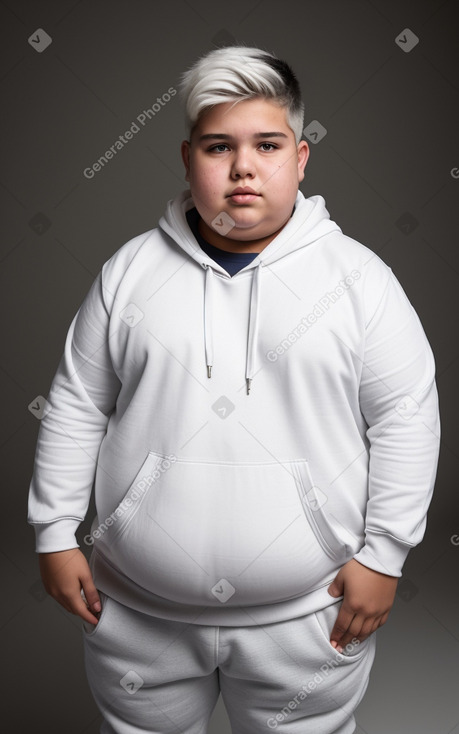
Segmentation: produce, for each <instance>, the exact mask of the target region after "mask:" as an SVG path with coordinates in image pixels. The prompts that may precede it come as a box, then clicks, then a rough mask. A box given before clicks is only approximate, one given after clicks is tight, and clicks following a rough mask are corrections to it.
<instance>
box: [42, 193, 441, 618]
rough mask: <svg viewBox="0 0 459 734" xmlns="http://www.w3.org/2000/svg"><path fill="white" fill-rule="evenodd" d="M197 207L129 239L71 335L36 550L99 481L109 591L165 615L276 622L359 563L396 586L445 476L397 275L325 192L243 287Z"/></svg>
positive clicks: (430, 377)
mask: <svg viewBox="0 0 459 734" xmlns="http://www.w3.org/2000/svg"><path fill="white" fill-rule="evenodd" d="M193 206H194V203H193V201H192V199H191V196H190V192H189V191H185V192H183V193H181V194H180V195H178V196H177V197H176V198H175V199H174V200H173V201H170V202H169V203H168V206H167V210H166V213H165V215H164V216H163V217H162V218H161V220H160V222H159V227H158V228H157V229H152V230H150V231H149V232H146V233H144V234H142V235H140V236H138V237H135V238H133V239H132V240H130V241H129V242H127V243H126V244H125V245H124V246H123V247H121V248H120V249H119V250H118V251H117V252H116V253H115V254H114V255H113V257H111V258H110V260H108V262H106V263H105V265H104V266H103V268H102V271H101V273H100V274H99V276H98V277H97V278H96V280H95V281H94V283H93V285H92V287H91V289H90V291H89V293H88V294H87V296H86V298H85V300H84V302H83V304H82V305H81V307H80V309H79V311H78V313H77V314H76V316H75V318H74V320H73V321H72V324H71V326H70V329H69V333H68V336H67V341H66V344H65V352H64V355H63V357H62V360H61V362H60V364H59V367H58V370H57V373H56V375H55V377H54V380H53V383H52V385H51V389H50V393H49V396H48V403H49V405H48V406H47V411H46V410H45V415H44V417H43V419H42V421H41V425H40V431H39V436H38V443H37V450H36V456H35V466H34V473H33V477H32V482H31V487H30V495H29V517H28V521H29V522H30V523H31V524H32V525H34V527H35V531H36V537H37V545H36V550H37V552H39V553H47V552H52V551H59V550H66V549H70V548H75V547H77V546H78V543H77V541H76V539H75V531H76V530H77V528H78V526H79V524H80V523H81V522H82V521H83V520H84V518H85V515H86V513H87V509H88V504H89V500H90V496H91V490H92V485H93V481H95V502H96V508H97V517H96V518H95V519H94V522H93V525H92V528H91V534H90V535H88V536H86V538H85V541H86V543H90V544H92V545H93V549H92V554H91V559H90V567H91V570H92V573H93V576H94V581H95V584H96V587H97V588H98V589H100V590H102V591H104V592H105V593H107V594H108V595H110V596H112V597H114V598H115V599H117V600H118V601H120V602H121V603H123V604H125V605H127V606H130V607H132V608H134V609H138V610H140V611H143V612H146V613H150V614H153V615H156V616H160V617H165V618H169V619H175V620H182V621H188V622H194V623H199V624H219V625H222V624H223V625H251V624H262V623H269V622H277V621H280V620H286V619H290V618H293V617H297V616H300V615H303V614H308V613H310V612H313V611H316V610H318V609H320V608H322V607H325V606H327V605H329V604H331V603H333V602H334V601H335V600H334V599H333V598H332V597H331V596H330V595H329V594H328V592H327V587H328V585H329V584H330V583H331V581H332V580H333V578H334V576H335V575H336V573H337V571H338V570H339V568H341V567H342V565H343V564H344V563H346V562H347V561H348V560H350V559H351V558H355V559H357V560H358V561H359V562H360V563H362V564H363V565H365V566H368V567H369V568H372V569H374V570H376V571H379V572H382V573H385V574H389V575H392V576H400V575H401V569H402V566H403V563H404V561H405V558H406V555H407V553H408V551H409V550H410V548H412V547H413V546H414V545H416V544H417V543H419V542H420V540H421V539H422V537H423V534H424V530H425V524H426V512H427V508H428V505H429V502H430V499H431V494H432V491H433V485H434V479H435V473H436V465H437V459H438V448H439V420H438V405H437V392H436V388H435V382H434V361H433V357H432V353H431V349H430V347H429V344H428V342H427V339H426V337H425V334H424V332H423V329H422V327H421V324H420V322H419V319H418V317H417V315H416V313H415V311H414V310H413V308H412V306H411V305H410V303H409V301H408V300H407V298H406V295H405V294H404V292H403V290H402V288H401V286H400V284H399V283H398V281H397V279H396V278H395V276H394V275H393V274H392V271H391V270H390V268H388V267H387V266H386V265H385V264H384V263H383V262H382V261H381V260H380V258H379V257H378V256H377V255H375V254H374V253H373V252H372V251H371V250H369V249H368V248H366V247H365V246H363V245H361V244H360V243H358V242H356V241H355V240H353V239H351V238H349V237H347V236H345V235H344V234H343V233H342V231H341V229H340V228H339V227H338V226H337V224H335V222H333V221H331V220H330V217H329V213H328V211H327V209H326V207H325V201H324V199H323V197H322V196H311V197H309V198H305V197H304V196H303V194H302V193H301V192H298V195H297V199H296V204H295V211H294V213H293V216H292V217H291V219H290V220H289V222H288V223H287V225H286V226H285V227H284V228H283V229H282V231H281V232H280V233H279V235H278V236H277V237H276V238H275V239H274V240H273V241H272V242H271V243H270V244H269V245H268V246H267V247H266V248H265V249H264V250H263V251H262V252H261V253H260V254H259V255H258V256H256V257H255V259H254V260H253V261H252V262H251V263H250V264H249V265H247V266H246V267H244V268H243V269H242V270H240V271H239V272H238V273H237V274H236V275H234V276H233V277H230V276H229V274H228V273H227V272H226V271H225V270H224V269H223V268H222V267H221V266H220V265H218V264H217V263H216V262H215V261H214V260H212V259H211V258H210V257H208V256H207V255H206V254H205V253H204V252H203V250H202V249H201V248H200V247H199V245H198V243H197V241H196V239H195V238H194V236H193V234H192V232H191V230H190V228H189V226H188V223H187V220H186V216H185V212H186V211H187V210H188V209H190V208H191V207H193ZM209 373H210V374H211V376H210V378H209V376H208V375H209Z"/></svg>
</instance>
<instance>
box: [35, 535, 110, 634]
mask: <svg viewBox="0 0 459 734" xmlns="http://www.w3.org/2000/svg"><path fill="white" fill-rule="evenodd" d="M39 565H40V573H41V578H42V580H43V584H44V587H45V589H46V591H47V592H48V594H50V596H52V597H53V599H55V600H56V601H57V602H59V604H61V606H63V607H64V609H67V611H68V612H71V613H72V614H77V615H78V616H79V617H81V618H82V619H84V620H85V621H86V622H89V623H90V624H97V622H98V620H97V617H96V616H94V614H92V613H91V611H90V609H93V610H94V612H96V613H99V612H100V610H101V604H100V598H99V594H98V593H97V589H96V587H95V586H94V581H93V578H92V575H91V570H90V568H89V565H88V562H87V560H86V558H85V556H84V555H83V553H82V552H81V551H80V549H79V548H72V549H71V550H65V551H57V552H56V553H39ZM81 589H83V591H84V595H85V597H86V599H87V601H88V604H87V605H86V603H85V601H84V600H83V597H82V596H81Z"/></svg>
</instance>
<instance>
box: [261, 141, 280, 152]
mask: <svg viewBox="0 0 459 734" xmlns="http://www.w3.org/2000/svg"><path fill="white" fill-rule="evenodd" d="M263 145H267V146H269V150H275V149H276V148H277V145H274V143H261V144H260V147H261V146H263ZM265 152H266V153H269V151H268V150H266V149H265Z"/></svg>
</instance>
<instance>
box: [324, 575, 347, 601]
mask: <svg viewBox="0 0 459 734" xmlns="http://www.w3.org/2000/svg"><path fill="white" fill-rule="evenodd" d="M327 591H328V593H329V594H330V596H335V597H338V596H342V595H343V591H344V582H343V578H342V574H341V571H340V572H339V573H338V574H337V575H336V576H335V578H334V579H333V581H332V582H331V584H330V586H329V587H328V589H327Z"/></svg>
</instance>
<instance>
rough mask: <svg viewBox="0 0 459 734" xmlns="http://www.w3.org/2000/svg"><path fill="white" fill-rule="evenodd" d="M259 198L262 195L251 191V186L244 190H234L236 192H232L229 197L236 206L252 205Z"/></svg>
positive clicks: (240, 188)
mask: <svg viewBox="0 0 459 734" xmlns="http://www.w3.org/2000/svg"><path fill="white" fill-rule="evenodd" d="M259 197H260V194H258V193H257V192H256V191H254V189H251V188H250V187H249V186H245V187H244V188H242V187H241V186H239V187H238V188H237V189H234V191H232V192H231V194H229V196H228V198H229V199H231V201H232V202H233V203H234V204H251V203H252V202H253V201H256V200H257V199H258V198H259Z"/></svg>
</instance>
